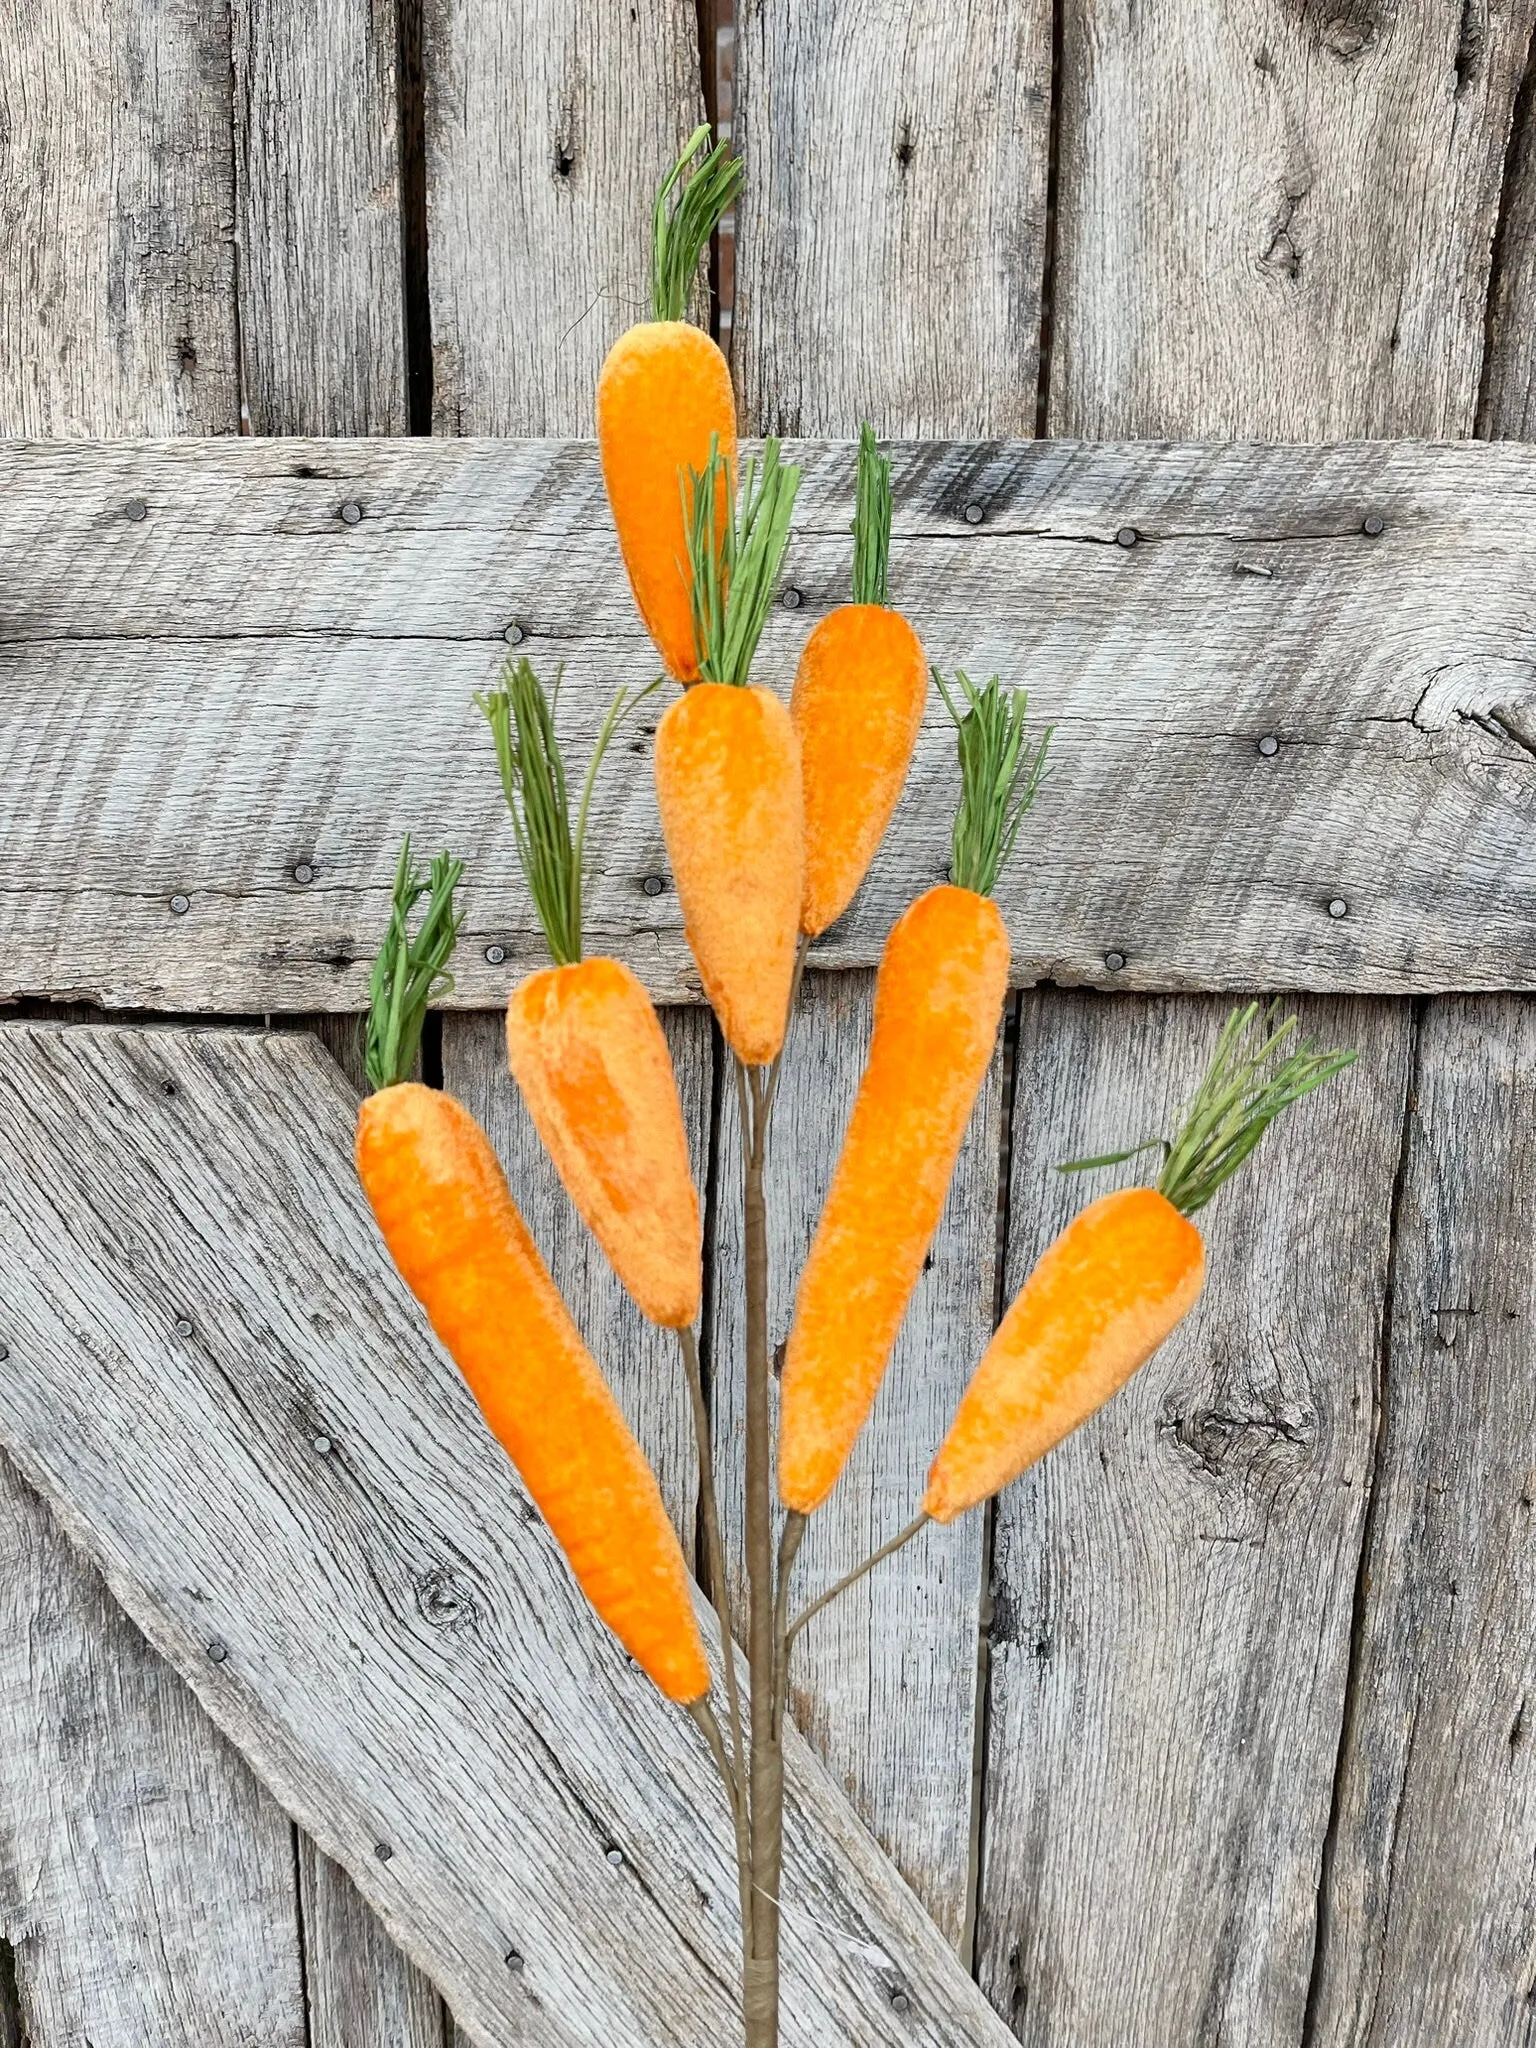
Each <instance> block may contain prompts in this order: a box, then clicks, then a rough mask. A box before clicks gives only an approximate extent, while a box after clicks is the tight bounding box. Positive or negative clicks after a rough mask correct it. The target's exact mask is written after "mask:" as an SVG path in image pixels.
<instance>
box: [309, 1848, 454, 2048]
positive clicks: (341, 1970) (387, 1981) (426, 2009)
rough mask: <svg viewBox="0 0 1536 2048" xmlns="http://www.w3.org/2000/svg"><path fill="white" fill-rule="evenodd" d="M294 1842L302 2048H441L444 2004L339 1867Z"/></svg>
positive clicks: (442, 2047)
mask: <svg viewBox="0 0 1536 2048" xmlns="http://www.w3.org/2000/svg"><path fill="white" fill-rule="evenodd" d="M298 1842H299V1900H300V1904H301V1906H302V1908H303V1913H304V1934H305V1966H306V1967H305V1989H306V1991H307V1992H308V1996H309V2034H308V2037H307V2048H444V2041H443V2036H444V2026H445V2021H444V2017H443V2002H442V2000H441V1999H440V1998H439V1997H438V1995H437V1993H436V1991H435V1990H434V1989H433V1987H432V1985H431V1983H430V1982H429V1981H428V1979H427V1978H426V1977H424V1976H423V1975H422V1973H421V1971H420V1970H418V1969H417V1968H416V1967H415V1965H414V1964H412V1963H410V1962H408V1961H407V1960H406V1958H405V1957H404V1956H403V1955H402V1954H401V1953H400V1951H399V1949H397V1948H396V1947H395V1945H394V1943H393V1942H392V1941H391V1940H390V1939H389V1936H388V1935H387V1934H386V1933H385V1932H384V1930H383V1928H382V1927H381V1926H380V1925H379V1923H378V1920H377V1919H376V1918H375V1917H374V1915H373V1913H372V1912H370V1911H369V1908H368V1906H367V1904H366V1902H365V1901H364V1899H363V1896H362V1894H361V1893H360V1892H359V1891H358V1889H357V1887H356V1885H354V1884H353V1882H352V1880H351V1878H350V1877H348V1876H347V1873H346V1872H345V1871H344V1870H343V1869H342V1868H341V1866H340V1864H337V1863H332V1862H331V1860H330V1858H329V1857H328V1856H322V1855H321V1854H320V1851H319V1850H318V1849H317V1848H316V1847H315V1845H314V1843H313V1842H312V1841H311V1840H310V1839H309V1837H308V1836H307V1835H305V1834H302V1833H301V1834H300V1835H299V1837H298Z"/></svg>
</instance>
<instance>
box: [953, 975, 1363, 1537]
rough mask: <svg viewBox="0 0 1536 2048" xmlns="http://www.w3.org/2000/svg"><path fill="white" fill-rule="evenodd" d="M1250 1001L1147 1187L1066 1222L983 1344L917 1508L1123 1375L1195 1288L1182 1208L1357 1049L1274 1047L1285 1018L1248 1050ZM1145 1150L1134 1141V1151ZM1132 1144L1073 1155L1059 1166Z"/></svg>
mask: <svg viewBox="0 0 1536 2048" xmlns="http://www.w3.org/2000/svg"><path fill="white" fill-rule="evenodd" d="M1257 1015H1258V1005H1257V1004H1250V1005H1248V1007H1247V1008H1246V1009H1240V1010H1237V1011H1235V1012H1234V1013H1233V1015H1232V1016H1231V1017H1230V1018H1229V1019H1228V1022H1227V1025H1226V1028H1225V1029H1224V1031H1223V1032H1222V1036H1221V1039H1220V1041H1219V1042H1218V1045H1217V1050H1216V1056H1215V1058H1214V1060H1213V1061H1212V1064H1211V1069H1210V1072H1209V1073H1208V1074H1207V1076H1206V1079H1205V1081H1204V1082H1203V1083H1202V1084H1201V1087H1200V1089H1199V1091H1198V1093H1197V1094H1196V1096H1195V1098H1194V1101H1193V1103H1192V1104H1191V1106H1190V1110H1189V1113H1188V1116H1187V1118H1186V1121H1185V1124H1184V1128H1183V1130H1182V1131H1181V1133H1180V1135H1179V1137H1178V1138H1177V1139H1176V1140H1175V1141H1173V1142H1172V1143H1164V1141H1162V1140H1157V1139H1154V1140H1148V1141H1147V1143H1148V1144H1163V1145H1164V1150H1165V1152H1166V1155H1167V1157H1166V1161H1165V1164H1164V1168H1163V1173H1162V1177H1161V1179H1160V1180H1159V1182H1158V1185H1157V1186H1156V1187H1155V1188H1148V1187H1140V1188H1122V1189H1120V1190H1119V1191H1118V1192H1117V1193H1115V1194H1111V1195H1104V1196H1102V1197H1101V1198H1100V1199H1099V1200H1098V1201H1096V1202H1094V1203H1091V1204H1090V1205H1089V1207H1088V1208H1086V1209H1084V1210H1083V1211H1082V1213H1081V1214H1080V1215H1078V1216H1076V1217H1075V1218H1074V1219H1073V1220H1072V1222H1071V1223H1069V1224H1068V1225H1067V1227H1066V1229H1065V1230H1064V1231H1062V1233H1061V1235H1060V1236H1059V1237H1058V1238H1057V1239H1056V1240H1055V1242H1054V1243H1053V1244H1052V1245H1051V1246H1050V1248H1049V1249H1048V1250H1047V1251H1046V1252H1045V1254H1044V1256H1043V1257H1042V1258H1041V1259H1040V1261H1039V1263H1038V1264H1037V1265H1036V1267H1035V1269H1034V1271H1033V1272H1032V1273H1031V1274H1030V1276H1029V1278H1028V1279H1027V1280H1026V1281H1025V1283H1024V1285H1023V1287H1022V1288H1021V1289H1020V1290H1019V1293H1018V1295H1017V1297H1016V1298H1015V1300H1014V1302H1013V1305H1012V1307H1011V1308H1010V1309H1009V1310H1008V1313H1007V1315H1006V1316H1004V1318H1003V1320H1002V1322H1001V1324H1000V1325H999V1326H998V1330H997V1334H996V1335H995V1336H994V1337H993V1339H992V1341H991V1343H990V1344H989V1345H988V1346H987V1349H986V1352H985V1354H984V1355H983V1357H982V1360H981V1363H980V1365H978V1366H977V1368H976V1371H975V1374H974V1375H973V1377H972V1379H971V1383H970V1385H969V1386H968V1387H967V1388H966V1391H965V1394H964V1397H963V1398H962V1400H961V1403H960V1407H959V1410H958V1412H957V1414H956V1416H955V1419H954V1422H953V1424H952V1425H951V1427H950V1430H949V1434H948V1435H947V1436H946V1437H945V1439H944V1442H943V1444H942V1446H941V1447H940V1450H939V1453H938V1456H937V1457H936V1458H935V1459H934V1461H933V1466H932V1469H931V1471H930V1472H929V1475H928V1490H927V1492H926V1493H925V1494H924V1496H923V1513H924V1514H925V1515H927V1516H928V1517H930V1518H931V1519H932V1520H933V1521H936V1522H949V1521H953V1520H954V1518H955V1516H956V1515H959V1514H963V1513H964V1512H965V1510H966V1509H967V1508H971V1507H975V1506H976V1505H977V1504H978V1503H979V1502H981V1501H984V1500H987V1499H989V1498H990V1497H991V1496H992V1495H993V1494H994V1493H996V1492H997V1491H998V1489H999V1488H1000V1487H1003V1486H1006V1485H1007V1484H1008V1483H1009V1481H1010V1480H1013V1479H1016V1478H1017V1477H1018V1476H1019V1474H1020V1473H1021V1472H1023V1471H1026V1470H1027V1469H1028V1467H1029V1466H1031V1465H1033V1464H1034V1463H1035V1461H1036V1460H1037V1459H1039V1458H1042V1457H1044V1455H1045V1453H1046V1452H1047V1451H1049V1450H1050V1449H1052V1447H1053V1446H1054V1445H1056V1444H1058V1443H1060V1442H1061V1440H1062V1438H1063V1437H1065V1436H1066V1435H1068V1434H1069V1433H1070V1432H1071V1431H1072V1430H1074V1429H1076V1428H1077V1426H1078V1425H1079V1423H1081V1422H1083V1421H1085V1420H1086V1418H1087V1417H1088V1416H1090V1415H1091V1414H1093V1413H1094V1411H1095V1410H1096V1409H1098V1408H1100V1407H1102V1406H1103V1404H1104V1403H1105V1402H1106V1401H1107V1400H1108V1399H1109V1398H1110V1396H1111V1395H1112V1394H1114V1393H1116V1392H1117V1391H1118V1389H1119V1388H1121V1387H1122V1386H1124V1384H1125V1382H1126V1381H1127V1380H1128V1379H1129V1378H1130V1377H1131V1375H1132V1373H1134V1372H1135V1371H1136V1370H1137V1368H1138V1367H1139V1366H1142V1365H1144V1364H1145V1363H1146V1361H1147V1360H1148V1359H1149V1358H1150V1357H1151V1356H1152V1354H1153V1352H1154V1351H1156V1349H1157V1348H1158V1346H1159V1345H1160V1344H1161V1343H1162V1342H1163V1340H1164V1338H1165V1337H1167V1336H1168V1334H1169V1333H1170V1331H1172V1330H1173V1329H1174V1328H1175V1327H1176V1326H1177V1325H1178V1323H1180V1322H1181V1321H1182V1320H1183V1318H1184V1317H1185V1316H1186V1315H1187V1314H1188V1313H1189V1311H1190V1309H1191V1308H1193V1306H1194V1304H1195V1302H1196V1301H1197V1300H1198V1299H1199V1295H1200V1291H1201V1288H1202V1287H1203V1286H1204V1284H1205V1245H1204V1242H1203V1240H1202V1238H1201V1235H1200V1232H1199V1230H1198V1229H1197V1228H1196V1227H1195V1225H1194V1224H1193V1223H1191V1222H1190V1220H1189V1218H1190V1216H1191V1214H1193V1213H1194V1212H1195V1211H1197V1210H1199V1209H1201V1208H1203V1207H1204V1206H1205V1204H1206V1203H1207V1202H1208V1201H1209V1200H1210V1198H1211V1196H1212V1195H1213V1194H1214V1193H1215V1192H1216V1189H1217V1188H1218V1187H1220V1185H1221V1184H1222V1182H1223V1181H1224V1180H1225V1179H1226V1178H1227V1177H1228V1176H1229V1175H1230V1174H1232V1173H1234V1172H1235V1171H1236V1170H1237V1168H1238V1167H1239V1166H1240V1165H1241V1164H1242V1162H1243V1161H1244V1160H1245V1159H1246V1158H1247V1157H1248V1155H1249V1153H1250V1152H1251V1151H1252V1150H1253V1148H1254V1146H1255V1145H1256V1144H1257V1143H1258V1141H1259V1139H1260V1137H1262V1135H1263V1133H1264V1131H1265V1130H1266V1129H1267V1128H1268V1127H1269V1125H1270V1124H1271V1123H1272V1122H1273V1121H1274V1119H1275V1118H1276V1117H1277V1116H1278V1115H1279V1114H1280V1113H1281V1111H1282V1110H1283V1109H1285V1108H1287V1107H1288V1106H1289V1105H1290V1104H1291V1103H1293V1102H1295V1101H1298V1100H1299V1099H1300V1097H1301V1096H1303V1095H1306V1094H1309V1093H1310V1092H1311V1090H1312V1089H1314V1088H1317V1087H1319V1086H1321V1084H1322V1083H1323V1082H1324V1081H1326V1080H1328V1079H1329V1077H1330V1076H1331V1075H1333V1074H1336V1073H1337V1072H1338V1071H1339V1070H1340V1068H1341V1067H1344V1066H1347V1065H1348V1064H1349V1062H1350V1061H1351V1060H1352V1059H1353V1058H1354V1054H1353V1053H1315V1052H1313V1051H1311V1049H1310V1048H1308V1047H1306V1046H1301V1047H1298V1048H1297V1049H1295V1050H1294V1051H1292V1052H1291V1053H1290V1054H1289V1055H1288V1056H1286V1057H1284V1058H1281V1057H1280V1051H1281V1047H1282V1045H1283V1042H1284V1040H1285V1038H1286V1037H1287V1035H1288V1034H1289V1032H1290V1031H1291V1030H1293V1029H1294V1028H1295V1022H1296V1020H1295V1018H1294V1017H1293V1018H1291V1019H1290V1020H1289V1022H1288V1023H1287V1024H1285V1025H1283V1026H1281V1027H1280V1029H1279V1030H1278V1031H1274V1032H1272V1033H1271V1032H1269V1031H1268V1029H1267V1026H1268V1019H1266V1023H1265V1026H1264V1027H1262V1028H1261V1030H1260V1038H1261V1039H1262V1041H1263V1042H1262V1043H1261V1044H1260V1045H1259V1047H1258V1049H1257V1050H1256V1051H1252V1052H1245V1051H1244V1044H1245V1041H1246V1039H1247V1035H1248V1033H1249V1032H1250V1031H1251V1030H1252V1029H1253V1027H1254V1023H1255V1020H1256V1018H1257ZM1144 1149H1146V1147H1145V1146H1135V1147H1133V1148H1132V1152H1135V1151H1141V1150H1144ZM1131 1156H1132V1155H1131V1153H1129V1152H1126V1153H1113V1154H1107V1155H1105V1156H1104V1157H1103V1158H1101V1159H1090V1160H1074V1161H1072V1162H1071V1163H1070V1165H1069V1166H1068V1167H1067V1168H1065V1169H1064V1170H1065V1171H1069V1172H1077V1171H1080V1170H1081V1169H1083V1168H1086V1167H1093V1166H1101V1165H1111V1164H1114V1163H1116V1162H1117V1161H1119V1160H1122V1159H1126V1158H1129V1157H1131Z"/></svg>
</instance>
